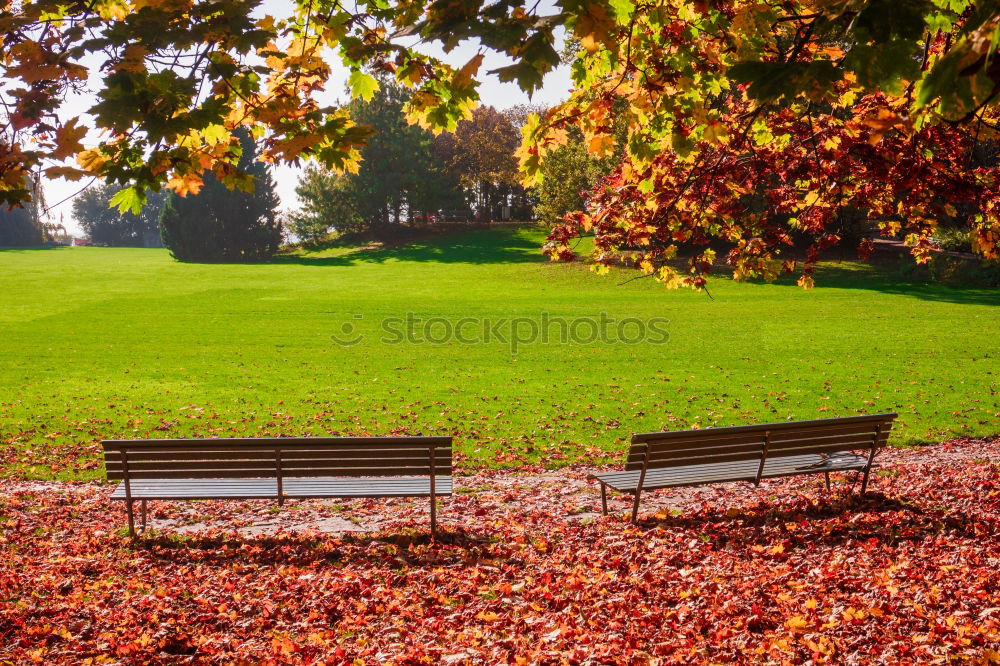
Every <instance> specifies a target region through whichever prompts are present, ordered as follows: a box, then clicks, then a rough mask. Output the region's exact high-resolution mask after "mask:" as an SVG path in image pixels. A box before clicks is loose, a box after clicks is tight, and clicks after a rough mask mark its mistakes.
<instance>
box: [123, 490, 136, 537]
mask: <svg viewBox="0 0 1000 666" xmlns="http://www.w3.org/2000/svg"><path fill="white" fill-rule="evenodd" d="M125 511H126V512H127V513H128V535H129V536H130V537H132V540H133V541H134V540H135V512H134V511H133V510H132V500H127V501H126V502H125Z"/></svg>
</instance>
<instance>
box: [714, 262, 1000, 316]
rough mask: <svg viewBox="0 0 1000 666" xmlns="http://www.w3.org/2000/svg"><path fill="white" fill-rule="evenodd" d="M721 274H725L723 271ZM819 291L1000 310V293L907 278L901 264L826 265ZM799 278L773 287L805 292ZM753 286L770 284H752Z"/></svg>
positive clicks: (788, 278)
mask: <svg viewBox="0 0 1000 666" xmlns="http://www.w3.org/2000/svg"><path fill="white" fill-rule="evenodd" d="M720 274H721V271H720ZM815 277H816V288H817V289H819V290H822V289H858V290H864V291H876V292H881V293H883V294H892V295H896V296H908V297H910V298H917V299H920V300H925V301H937V302H941V303H956V304H960V305H994V306H1000V290H998V289H990V288H986V287H954V286H949V285H943V284H936V283H933V282H929V281H927V280H920V279H917V278H910V277H906V276H904V275H902V274H901V269H900V267H899V265H898V264H884V263H877V264H864V263H860V262H843V263H841V262H830V263H822V264H820V265H819V267H818V268H817V269H816V276H815ZM797 280H798V275H797V274H796V275H782V276H781V277H779V278H778V280H776V281H775V282H773V283H771V285H772V286H777V287H785V288H788V289H796V290H801V287H799V286H798V285H797V284H796V281H797ZM749 282H750V283H752V284H761V285H763V284H766V283H764V282H762V281H759V280H750V281H749Z"/></svg>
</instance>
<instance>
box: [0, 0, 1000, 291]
mask: <svg viewBox="0 0 1000 666" xmlns="http://www.w3.org/2000/svg"><path fill="white" fill-rule="evenodd" d="M266 12H267V9H266V8H265V7H264V6H263V5H262V4H261V3H259V2H257V1H256V0H215V1H213V2H203V3H195V2H193V0H96V1H95V2H92V3H69V4H67V3H62V2H55V1H54V0H34V1H32V0H24V1H22V2H16V3H15V2H9V1H8V2H6V3H5V4H4V7H3V11H2V12H0V28H2V29H3V32H4V35H5V39H4V41H3V43H2V45H0V57H2V59H3V62H4V65H5V68H6V72H5V73H6V78H5V80H4V82H3V85H2V87H0V95H2V97H3V103H4V107H5V109H6V114H5V117H4V119H3V120H4V125H3V127H2V132H0V188H2V190H0V194H2V197H3V199H4V201H6V202H8V203H14V202H18V201H22V200H25V199H26V198H27V195H28V192H27V187H26V182H27V181H26V175H27V174H28V173H29V172H31V171H34V170H36V169H43V170H44V172H45V173H46V174H47V175H48V176H51V177H57V176H64V177H68V178H81V177H84V176H87V175H97V176H101V177H102V178H104V179H107V180H110V181H112V182H115V183H119V184H122V185H128V187H126V188H125V189H123V190H122V191H121V192H120V193H119V194H118V195H117V196H116V198H115V201H114V203H115V204H116V205H118V206H119V207H120V208H122V209H123V210H124V209H132V210H137V209H138V208H139V207H140V206H141V202H142V197H143V193H144V192H145V191H146V189H147V188H152V189H154V190H155V189H156V188H158V187H160V186H162V185H166V186H167V187H169V188H171V189H172V190H173V191H174V192H176V193H178V194H180V195H184V194H186V193H189V192H196V191H197V190H198V189H199V188H200V187H201V184H202V182H203V173H204V172H205V170H210V172H211V173H212V174H214V177H215V178H217V179H218V180H220V181H221V182H223V183H225V184H227V185H229V186H243V187H246V186H248V185H249V176H248V174H247V173H246V172H245V171H244V170H242V169H240V168H239V166H238V164H237V159H236V157H235V156H234V153H233V151H232V150H230V146H231V145H233V144H234V143H235V142H236V139H234V138H233V134H232V133H233V131H234V130H235V129H236V128H238V127H241V126H248V127H251V128H252V129H253V131H254V133H255V136H256V137H257V138H258V140H259V142H260V146H261V156H262V158H263V159H264V160H266V161H284V162H296V161H298V160H300V159H303V158H315V159H318V160H320V161H321V162H322V163H324V164H325V165H327V166H330V167H333V168H337V169H346V170H352V169H355V168H356V163H357V160H358V157H359V149H360V148H361V147H362V146H363V145H364V144H365V141H366V140H367V138H368V136H369V133H370V130H369V129H368V128H366V127H364V126H362V125H359V124H356V123H354V122H353V121H352V120H351V118H350V116H349V113H348V111H347V110H346V109H344V108H339V107H324V106H322V105H321V104H320V103H319V102H318V101H317V99H316V95H317V93H318V92H319V91H321V90H322V89H323V87H324V85H326V83H327V82H328V80H329V78H330V76H331V72H332V68H331V64H330V63H331V62H332V61H333V60H334V59H337V60H339V61H341V62H342V63H344V64H345V65H346V66H348V67H349V68H350V70H351V74H350V77H349V83H350V87H351V89H352V91H353V94H354V95H355V96H357V97H360V98H363V99H367V98H370V96H371V95H372V94H373V93H374V91H375V90H376V89H377V88H378V86H379V83H378V79H377V78H376V77H377V76H379V75H384V76H390V77H393V78H394V79H395V80H396V81H398V82H399V83H401V84H404V85H407V86H410V87H412V88H413V94H412V96H411V98H410V100H409V102H408V103H407V105H406V108H407V113H408V115H409V118H410V120H411V121H412V122H414V123H416V124H420V125H422V126H424V127H426V128H429V129H433V130H435V131H440V130H454V129H455V128H456V127H457V124H458V121H459V120H461V119H463V118H468V117H469V116H470V114H471V112H472V110H473V108H474V107H475V106H476V103H477V100H478V94H477V92H476V90H477V78H481V77H482V76H483V75H492V76H497V77H499V78H500V79H501V80H506V81H516V82H517V83H518V84H519V85H520V86H521V87H522V88H523V89H524V90H526V91H529V92H530V91H533V90H535V89H537V88H538V87H539V86H540V85H541V83H542V78H543V76H544V75H545V73H546V72H548V71H550V70H551V69H552V68H554V67H555V66H556V65H558V63H559V61H560V54H559V51H558V47H559V44H558V39H557V34H558V31H559V30H561V29H565V30H566V31H567V34H568V35H569V36H570V37H571V38H572V39H573V40H576V42H578V43H579V45H580V48H579V50H578V52H577V53H576V56H575V58H574V59H573V62H572V75H573V80H574V83H575V90H574V92H573V93H572V94H571V96H570V97H569V99H568V100H567V101H566V102H565V103H564V104H561V105H559V106H557V107H556V108H553V109H550V110H549V111H548V112H547V113H545V114H544V115H543V116H539V117H536V118H535V119H533V120H532V121H530V122H528V123H527V124H526V125H525V127H524V128H523V130H522V133H523V135H524V140H523V143H522V148H521V166H522V169H523V172H524V177H525V179H526V182H528V183H531V182H535V181H537V179H538V178H539V177H540V175H541V174H542V173H543V172H542V163H543V162H544V160H545V158H546V156H547V155H548V154H549V153H551V152H552V151H554V150H556V149H558V147H559V146H560V145H562V144H563V143H564V142H565V140H566V136H567V133H568V131H569V129H570V128H573V127H575V128H577V130H579V131H580V132H581V133H582V134H583V137H584V140H585V142H586V145H587V148H588V150H589V151H590V152H591V153H592V154H594V155H597V156H599V157H600V156H607V155H611V154H614V152H615V150H616V148H621V149H623V150H622V155H623V156H622V158H621V160H620V161H619V164H618V166H617V168H616V169H615V171H614V172H613V173H612V174H611V176H609V177H608V179H606V181H605V182H604V184H603V186H602V187H601V188H599V189H598V190H597V191H595V192H594V193H592V195H591V197H590V201H589V203H588V210H587V211H585V212H581V213H580V214H579V215H577V216H576V217H574V218H573V219H572V220H570V221H569V223H568V224H566V225H564V226H561V227H559V228H558V229H556V230H555V232H554V233H553V236H552V239H551V242H550V245H549V246H548V251H549V252H550V254H551V255H552V256H553V257H555V258H564V259H566V258H571V257H572V256H573V255H572V251H571V250H570V249H569V243H568V241H569V240H570V239H571V238H572V237H574V236H577V235H580V234H583V233H593V234H595V236H596V244H595V246H596V254H595V259H596V261H597V263H598V265H608V264H610V263H614V262H617V261H621V260H623V259H627V260H630V261H635V263H636V264H637V265H639V266H640V267H642V269H643V270H645V271H647V272H648V273H650V274H651V275H654V276H656V277H657V278H659V279H661V280H663V281H664V282H666V283H667V284H669V285H674V286H679V285H690V286H695V287H697V286H701V285H703V284H704V278H705V275H706V274H707V273H708V272H710V271H711V269H712V265H713V263H714V260H715V253H714V249H713V248H712V247H710V245H711V241H713V240H718V241H721V242H723V243H725V244H726V247H727V248H730V247H731V249H728V250H727V252H728V255H727V261H728V263H729V265H730V266H731V267H732V269H733V272H734V275H735V276H736V277H738V278H741V277H764V278H773V277H774V276H775V275H776V274H777V273H778V272H780V271H781V270H788V271H794V270H798V268H797V265H796V262H794V261H791V260H788V259H785V258H784V257H783V255H782V250H783V249H784V248H786V247H787V246H788V245H789V244H790V243H791V242H792V240H793V237H794V236H797V235H804V236H807V237H808V238H809V239H810V242H811V250H810V252H809V253H808V255H807V256H806V261H805V263H804V266H803V267H802V272H803V275H802V279H801V281H800V282H801V283H802V284H803V285H804V286H809V284H811V277H810V275H809V274H810V272H811V266H812V264H813V263H814V262H815V261H816V259H817V257H818V253H819V252H820V251H821V250H822V249H823V248H824V247H827V246H829V245H831V244H834V243H837V242H839V240H840V237H839V235H838V234H837V233H836V232H835V230H834V229H835V226H836V220H837V219H839V216H840V214H841V211H842V210H843V209H844V208H845V207H852V208H855V209H860V210H864V211H867V212H868V215H869V216H870V217H871V218H872V219H873V220H875V222H876V223H877V224H878V225H879V227H880V228H881V229H882V231H883V233H886V234H889V233H896V232H898V231H900V230H902V231H905V232H907V233H908V236H907V241H908V243H909V244H911V245H912V246H913V248H914V252H915V254H916V255H917V257H918V259H924V258H926V256H927V253H928V252H929V250H930V248H931V247H932V241H931V240H930V237H931V233H932V232H933V229H934V227H935V225H936V224H937V221H938V220H940V219H941V218H942V217H950V218H961V221H962V222H963V223H964V224H966V225H967V226H968V228H969V229H970V233H971V235H972V240H973V245H974V247H975V248H976V249H977V250H978V251H979V252H981V253H982V254H983V255H985V256H987V257H996V256H997V242H998V240H1000V221H998V220H1000V218H998V203H1000V202H998V197H1000V193H998V190H1000V188H997V186H996V184H997V172H996V166H995V165H989V164H976V163H974V162H973V160H971V159H970V156H971V155H972V153H973V152H974V148H975V146H976V145H977V143H979V142H982V141H984V140H992V139H993V138H994V136H995V133H996V130H997V120H998V113H997V99H998V92H1000V66H998V64H997V63H998V60H997V58H996V56H997V49H998V41H1000V6H998V5H997V4H996V3H995V2H986V1H983V2H971V1H970V0H852V1H850V2H847V1H842V0H808V1H806V0H790V1H789V0H782V1H780V2H779V1H778V0H763V1H758V0H754V1H753V2H750V1H748V0H735V1H725V0H715V1H712V2H707V1H705V0H697V1H694V2H687V1H685V0H656V1H654V2H649V3H633V2H627V1H624V0H558V1H557V2H556V3H555V4H554V6H553V5H547V6H543V5H541V4H540V3H538V4H534V5H524V4H522V3H519V2H509V1H505V0H502V1H500V2H484V1H482V0H461V1H445V0H436V1H433V2H427V1H425V0H398V1H390V0H371V1H368V2H364V1H362V2H358V3H357V4H356V5H355V6H353V7H352V8H351V9H348V8H346V7H345V6H344V5H341V4H340V3H336V2H331V1H330V0H308V1H307V0H297V2H296V3H295V4H294V5H293V7H292V10H291V11H290V12H289V13H288V14H287V15H269V14H267V13H266ZM463 40H471V41H472V42H473V43H478V44H480V47H481V51H480V53H479V54H477V55H475V56H474V57H472V58H471V59H470V60H469V61H468V62H467V63H465V64H464V65H462V66H459V67H453V66H450V65H448V64H446V63H443V62H441V61H440V60H438V59H435V58H433V57H431V56H429V55H427V54H426V53H424V52H422V51H421V44H424V43H428V42H438V43H441V44H443V46H444V48H445V50H446V51H450V50H452V49H454V48H455V47H456V46H457V45H458V44H459V43H460V42H462V41H463ZM486 50H493V51H498V52H501V53H504V54H507V55H508V56H510V57H511V58H512V59H513V62H512V64H510V65H507V66H504V67H501V68H499V69H496V70H493V71H491V72H489V73H484V72H480V68H481V65H482V63H483V54H484V52H485V51H486ZM95 61H97V62H98V63H99V64H98V65H97V68H98V69H99V71H100V74H101V75H102V76H103V79H102V85H101V88H100V90H98V91H97V98H98V102H97V103H96V105H95V106H94V107H93V108H92V109H91V114H92V115H93V118H94V120H93V122H94V124H95V125H96V127H97V128H98V129H100V130H103V131H104V133H105V137H106V138H105V140H104V141H103V143H101V144H100V145H99V146H97V147H94V148H87V147H85V146H84V145H83V139H84V137H85V134H86V129H85V124H84V122H83V121H82V120H81V119H80V118H77V117H66V113H65V112H63V111H62V110H61V105H62V102H63V100H64V99H65V95H66V93H67V92H69V91H71V90H73V89H74V88H77V87H80V86H81V85H83V82H84V81H86V79H87V77H88V75H89V74H90V71H89V69H88V68H89V67H92V66H93V65H92V63H93V62H95ZM622 102H623V104H622ZM617 123H621V124H622V125H623V126H624V127H625V128H626V130H625V131H624V132H623V133H622V135H621V137H620V138H619V137H618V136H616V134H615V133H614V132H612V127H613V126H617ZM69 158H75V160H76V165H75V166H68V165H66V164H64V163H63V161H65V160H67V159H69ZM680 249H685V250H689V251H691V254H690V256H689V263H688V266H687V269H686V270H681V271H678V269H676V268H675V267H674V266H673V265H672V264H670V263H669V260H670V258H671V257H672V256H673V255H674V254H675V253H676V252H678V251H679V250H680ZM861 249H862V251H868V250H870V247H869V246H868V245H863V246H862V248H861Z"/></svg>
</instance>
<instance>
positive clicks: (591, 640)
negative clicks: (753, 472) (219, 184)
mask: <svg viewBox="0 0 1000 666" xmlns="http://www.w3.org/2000/svg"><path fill="white" fill-rule="evenodd" d="M998 461H1000V439H993V440H954V441H952V442H949V443H946V444H944V445H941V446H937V447H931V448H926V449H911V450H899V451H889V452H887V453H886V455H885V456H884V458H883V464H884V467H883V468H882V470H881V471H880V473H879V475H878V477H877V478H876V479H875V482H874V492H872V493H870V494H869V496H868V497H867V498H866V499H864V500H856V499H855V500H851V499H849V497H848V496H847V495H846V494H845V492H846V491H847V490H848V489H849V488H850V487H851V486H850V484H851V480H850V479H846V478H844V479H838V480H837V483H838V485H837V486H836V487H835V489H834V493H833V494H832V495H828V494H827V493H826V491H825V490H824V489H823V484H822V481H821V478H820V477H805V478H803V477H800V478H795V479H787V480H781V481H770V482H766V483H765V484H764V485H763V486H762V487H761V488H760V489H759V490H758V489H754V488H753V487H752V486H750V485H749V484H729V485H720V486H712V487H707V488H693V489H681V490H673V491H659V492H657V493H654V494H652V495H651V496H650V498H649V502H648V503H646V504H645V505H644V512H643V514H642V515H643V520H642V524H641V525H640V526H638V527H636V526H632V525H630V524H628V523H627V522H625V521H623V520H622V515H623V514H622V512H621V511H619V512H617V514H616V516H615V517H613V518H611V519H601V518H599V517H595V516H594V515H593V512H594V511H595V510H596V508H597V501H598V499H597V498H598V496H597V494H596V492H595V489H594V488H593V487H592V485H591V484H588V483H587V482H586V480H585V476H586V474H587V472H588V471H590V470H588V469H585V468H569V469H564V470H561V471H558V472H541V473H537V474H536V473H534V472H533V471H532V470H520V471H516V472H511V471H506V472H497V471H481V472H478V473H476V474H475V475H472V476H467V477H462V478H460V479H459V489H460V490H459V492H458V493H457V494H456V495H455V496H454V497H453V498H451V499H448V500H445V501H444V502H443V511H442V517H443V522H444V525H445V531H444V534H443V535H442V536H441V537H440V538H439V540H438V542H437V543H431V542H430V540H429V538H428V535H427V529H426V512H427V506H426V502H424V501H421V500H413V501H410V500H400V501H394V502H387V501H381V500H359V501H351V502H347V503H342V504H337V503H335V502H332V501H323V502H319V501H317V502H311V503H305V502H303V503H290V504H289V505H287V506H286V508H285V509H283V510H282V511H281V512H280V513H278V512H275V509H274V506H273V505H272V504H269V503H267V502H216V503H178V504H167V503H157V504H156V506H155V508H154V514H155V524H156V526H157V532H156V533H154V534H153V535H152V536H150V537H149V538H148V539H146V540H145V541H143V542H142V543H141V544H140V545H139V546H137V547H131V546H130V545H129V541H128V539H127V538H126V537H125V536H123V533H122V530H121V525H122V524H123V522H124V512H123V510H122V508H121V506H120V505H119V504H111V503H110V502H109V501H108V499H107V497H108V495H109V490H108V488H107V487H99V486H95V485H88V484H82V483H56V482H52V483H39V482H9V483H7V485H6V486H5V492H4V494H3V495H2V496H0V497H2V499H0V514H2V516H3V518H2V523H0V526H2V527H0V534H2V536H0V662H8V661H9V662H11V663H27V662H30V661H32V660H34V661H37V662H44V663H56V662H62V661H65V662H80V661H85V660H88V659H92V660H94V661H96V662H99V663H100V662H106V663H112V662H114V663H137V662H159V663H233V662H237V663H239V662H243V663H259V662H271V663H282V664H284V663H300V662H301V663H335V664H339V663H350V662H352V661H354V660H359V661H357V662H356V663H368V664H374V663H397V664H420V663H445V664H459V663H490V664H492V663H633V664H634V663H642V664H644V663H693V662H701V663H710V662H733V661H737V662H755V663H802V662H808V661H810V660H811V661H813V662H815V663H819V662H829V663H862V662H868V663H933V662H941V663H945V662H949V663H950V662H952V661H960V662H971V663H998V662H1000V653H998V650H1000V575H998V573H997V572H998V570H1000V465H998ZM855 488H856V486H855ZM624 507H625V502H624V501H623V500H622V499H620V498H616V500H615V501H614V508H617V509H622V508H624ZM324 521H327V522H326V523H324ZM330 521H334V522H336V521H340V523H341V524H342V525H350V524H351V523H350V522H349V521H356V523H357V524H356V525H354V527H355V528H356V529H357V530H358V531H354V532H340V533H333V534H331V533H321V532H318V531H316V530H315V529H312V528H313V527H316V526H317V525H318V526H323V525H327V526H330V525H333V524H334V523H331V522H330ZM252 526H255V527H252ZM191 529H195V530H196V532H195V533H188V532H189V531H190V530H191ZM240 530H243V532H242V533H241V531H240ZM247 530H250V531H247ZM365 530H368V531H365Z"/></svg>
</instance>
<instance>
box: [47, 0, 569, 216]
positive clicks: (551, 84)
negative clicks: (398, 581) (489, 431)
mask: <svg viewBox="0 0 1000 666" xmlns="http://www.w3.org/2000/svg"><path fill="white" fill-rule="evenodd" d="M280 4H282V2H281V0H269V1H268V2H265V5H264V8H265V10H267V11H271V12H274V13H276V14H281V13H283V11H282V7H280ZM421 50H422V51H423V52H425V53H427V54H429V55H434V56H437V57H439V58H442V59H443V60H444V61H445V62H447V63H449V64H451V65H453V66H458V67H461V66H462V65H464V64H465V63H466V62H468V61H469V59H470V58H472V57H473V56H475V55H476V53H477V52H478V48H477V46H476V45H474V44H472V43H469V42H465V43H462V44H461V45H460V46H459V47H458V48H456V49H454V50H453V51H452V52H451V53H448V54H445V53H444V52H443V51H442V50H441V49H440V48H437V47H435V46H433V45H430V46H426V47H423V48H422V49H421ZM84 64H85V65H88V66H90V68H91V76H90V81H89V83H88V86H87V88H88V89H89V90H95V89H97V88H98V87H99V86H100V80H101V73H100V65H101V62H99V61H95V62H86V63H84ZM507 64H510V60H509V59H507V58H506V57H503V56H499V55H497V54H494V53H487V55H486V57H485V59H484V61H483V65H482V67H481V68H480V70H479V71H480V78H481V79H485V80H483V82H482V84H481V86H480V89H479V92H480V97H481V100H482V104H484V105H490V106H495V107H497V108H499V109H505V108H508V107H511V106H514V105H517V104H526V103H529V102H531V103H535V104H542V105H546V106H551V105H553V104H556V103H558V102H560V101H562V100H564V99H565V98H566V97H567V96H568V94H569V90H570V78H569V68H568V67H560V68H559V69H557V70H555V71H553V72H551V73H550V74H549V75H548V76H547V77H546V78H545V82H544V86H543V88H542V89H541V90H539V91H537V92H536V93H535V94H534V96H533V97H532V98H531V99H529V98H528V95H527V94H526V93H524V92H522V91H521V89H520V88H518V86H517V84H515V83H501V82H500V81H498V80H497V79H496V78H495V77H489V76H484V75H485V72H487V71H489V70H491V69H495V68H497V67H502V66H504V65H507ZM347 74H348V71H347V70H346V69H344V68H342V67H339V65H338V64H336V63H335V64H334V74H333V76H332V77H331V80H330V85H329V86H328V89H327V91H326V94H325V98H323V99H321V100H320V101H321V103H326V104H331V103H333V102H335V101H336V100H346V99H347V98H348V94H347V89H346V81H347ZM93 103H94V98H93V96H92V94H91V93H90V92H87V91H85V92H82V93H80V94H76V95H72V96H70V97H69V98H68V99H67V100H66V104H65V107H64V111H65V115H64V118H70V117H72V116H74V115H79V114H84V118H86V117H87V116H86V115H85V114H86V111H87V109H89V108H90V107H91V106H92V105H93ZM81 124H86V122H81ZM98 141H99V137H98V136H97V133H96V132H91V133H90V134H89V135H88V137H87V140H85V142H84V143H85V144H87V145H95V144H96V143H97V142H98ZM300 171H301V167H295V166H277V167H275V169H274V177H275V181H276V183H277V187H278V194H279V195H280V197H281V203H282V209H283V210H286V211H290V210H294V209H295V208H297V206H298V198H297V197H296V195H295V185H296V183H297V181H298V174H299V172H300ZM84 184H85V181H81V182H70V181H66V180H63V179H54V180H46V181H45V182H44V187H45V198H46V202H47V204H48V205H49V206H50V215H51V220H52V221H53V222H57V223H60V222H61V223H62V224H63V225H64V226H65V227H66V229H67V230H68V231H69V232H70V233H71V234H79V233H80V229H79V226H78V225H77V224H76V221H75V220H74V219H73V209H72V201H73V197H74V195H75V194H77V193H78V192H79V191H80V190H81V188H82V187H83V186H84Z"/></svg>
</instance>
